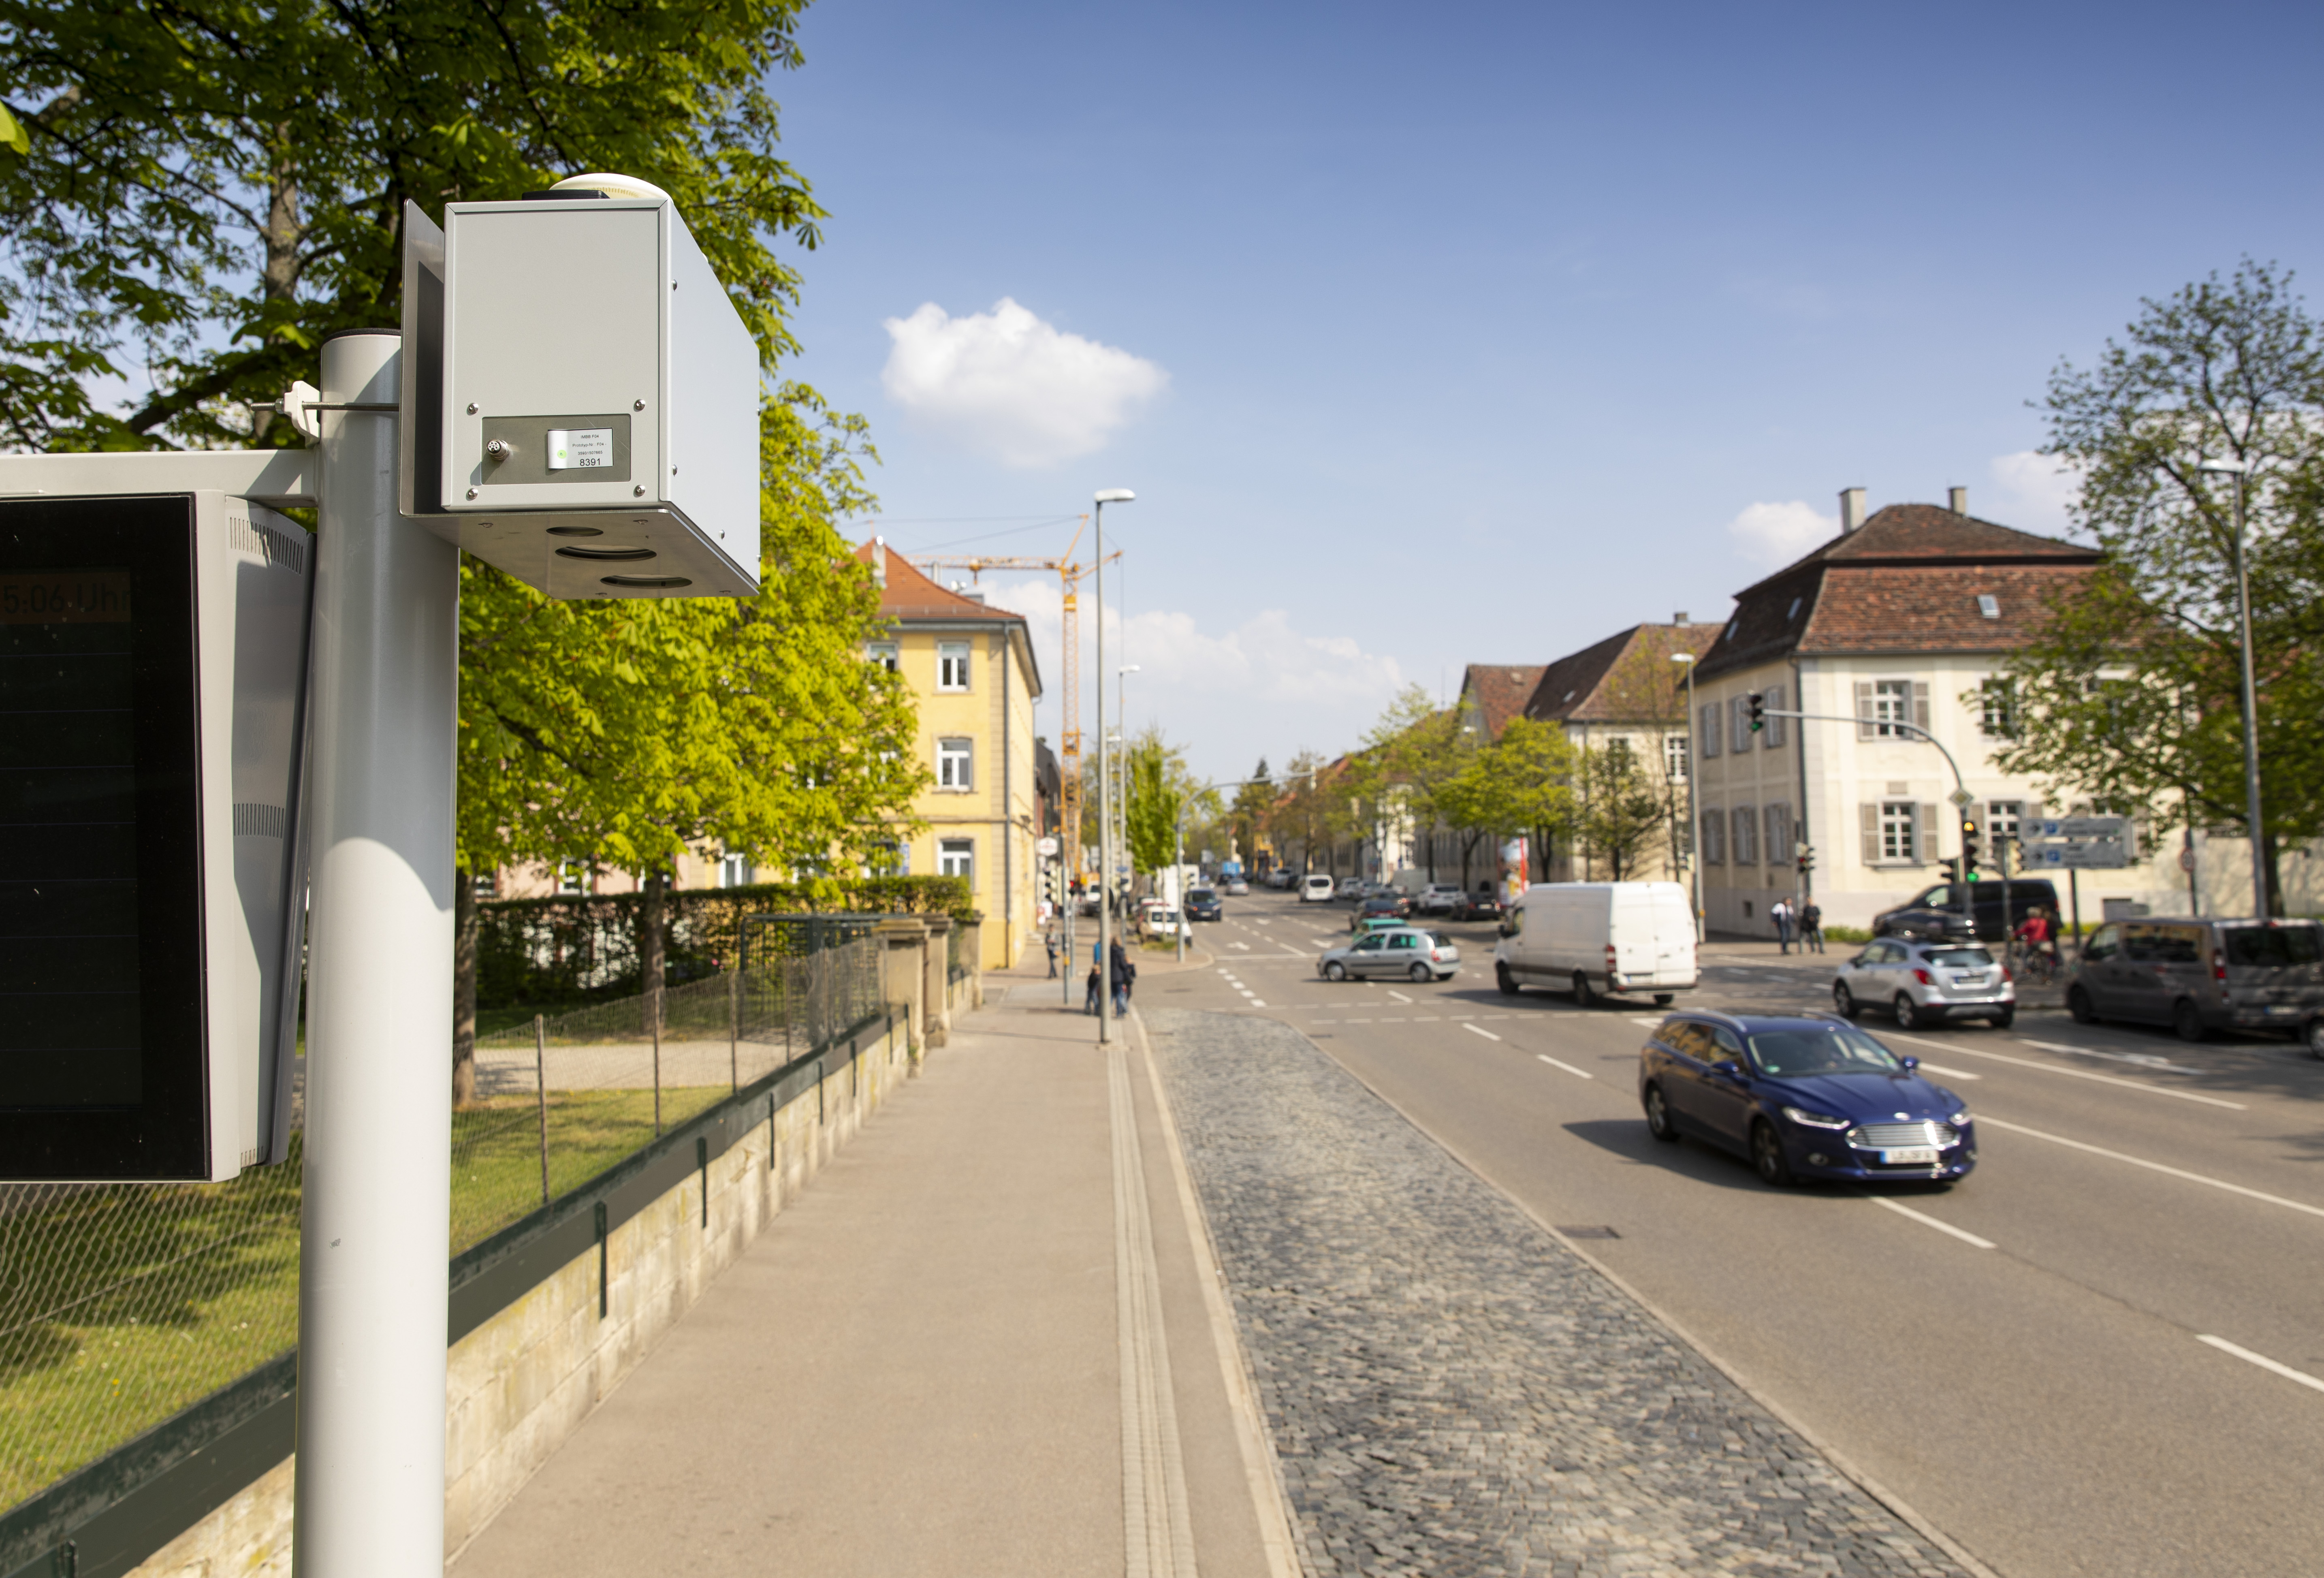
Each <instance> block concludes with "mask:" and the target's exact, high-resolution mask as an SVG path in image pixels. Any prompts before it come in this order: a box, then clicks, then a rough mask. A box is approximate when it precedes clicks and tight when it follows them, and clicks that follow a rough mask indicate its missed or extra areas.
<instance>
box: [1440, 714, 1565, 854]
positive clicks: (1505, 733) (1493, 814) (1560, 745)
mask: <svg viewBox="0 0 2324 1578" xmlns="http://www.w3.org/2000/svg"><path fill="white" fill-rule="evenodd" d="M1575 766H1576V752H1575V751H1574V749H1573V746H1572V742H1570V741H1569V740H1567V739H1566V737H1565V731H1564V730H1563V729H1561V728H1559V727H1558V726H1557V725H1556V724H1545V723H1543V722H1541V721H1540V720H1539V719H1537V718H1527V717H1517V718H1511V719H1510V720H1509V721H1508V724H1506V725H1505V726H1504V727H1503V728H1502V730H1501V737H1500V738H1499V739H1498V740H1496V741H1494V742H1493V743H1491V744H1490V745H1488V746H1486V747H1485V748H1484V749H1483V750H1481V751H1480V752H1476V753H1475V755H1474V756H1473V757H1472V758H1471V760H1470V761H1469V762H1468V764H1467V765H1466V766H1464V767H1463V768H1462V771H1460V773H1459V774H1458V775H1456V776H1455V778H1454V779H1453V780H1452V782H1451V783H1450V784H1448V785H1447V786H1446V787H1445V789H1443V790H1442V791H1440V794H1441V797H1442V798H1443V801H1444V804H1445V806H1446V808H1447V813H1448V817H1449V819H1451V820H1452V823H1453V825H1454V826H1461V827H1474V828H1480V829H1483V830H1486V831H1488V832H1490V833H1494V834H1510V833H1522V834H1524V835H1526V837H1527V838H1528V840H1529V841H1530V842H1531V843H1532V844H1533V846H1534V848H1535V850H1536V851H1539V852H1542V854H1544V855H1545V854H1546V852H1547V851H1548V849H1549V846H1550V842H1551V840H1552V839H1554V838H1557V837H1563V836H1566V835H1569V834H1570V833H1571V832H1572V828H1573V823H1574V795H1573V777H1574V771H1575ZM1543 874H1544V875H1546V874H1547V873H1546V872H1543Z"/></svg>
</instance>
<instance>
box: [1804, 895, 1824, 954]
mask: <svg viewBox="0 0 2324 1578" xmlns="http://www.w3.org/2000/svg"><path fill="white" fill-rule="evenodd" d="M1811 948H1812V949H1814V950H1815V951H1816V952H1817V953H1819V954H1820V953H1821V952H1823V911H1822V910H1821V909H1817V908H1816V901H1815V900H1812V899H1811V900H1808V901H1807V902H1806V903H1804V904H1803V905H1801V906H1800V952H1802V953H1803V954H1804V953H1806V952H1807V951H1808V950H1809V949H1811Z"/></svg>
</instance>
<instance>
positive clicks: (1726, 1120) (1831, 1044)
mask: <svg viewBox="0 0 2324 1578" xmlns="http://www.w3.org/2000/svg"><path fill="white" fill-rule="evenodd" d="M1919 1067H1920V1059H1918V1058H1916V1057H1898V1056H1897V1055H1896V1054H1895V1053H1894V1052H1891V1051H1890V1050H1888V1048H1887V1047H1884V1046H1882V1045H1881V1044H1880V1043H1879V1042H1878V1041H1877V1040H1876V1039H1874V1038H1872V1037H1871V1036H1870V1035H1869V1034H1867V1032H1865V1031H1864V1030H1861V1029H1858V1028H1857V1027H1856V1026H1854V1025H1851V1024H1849V1023H1848V1022H1847V1021H1846V1020H1840V1019H1838V1018H1836V1017H1835V1018H1827V1017H1825V1016H1822V1015H1820V1014H1819V1015H1810V1016H1806V1017H1799V1018H1794V1017H1775V1016H1768V1015H1759V1014H1743V1015H1737V1014H1724V1013H1685V1014H1673V1015H1672V1016H1671V1017H1670V1018H1669V1019H1667V1020H1664V1021H1663V1022H1662V1024H1661V1025H1659V1026H1658V1027H1656V1029H1655V1033H1654V1035H1653V1037H1652V1038H1649V1039H1648V1040H1647V1042H1646V1047H1644V1049H1642V1050H1641V1051H1640V1052H1639V1054H1638V1100H1639V1102H1640V1103H1641V1104H1642V1105H1643V1106H1644V1107H1645V1108H1646V1128H1647V1130H1649V1131H1650V1132H1651V1133H1652V1134H1653V1135H1654V1137H1655V1139H1656V1140H1679V1139H1681V1138H1683V1137H1685V1136H1690V1135H1691V1136H1692V1137H1693V1138H1695V1139H1697V1140H1705V1141H1708V1142H1709V1143H1711V1144H1712V1145H1716V1146H1720V1147H1721V1148H1722V1149H1728V1150H1731V1151H1734V1152H1736V1153H1738V1155H1741V1156H1745V1157H1748V1158H1750V1161H1751V1165H1752V1167H1754V1168H1756V1169H1757V1172H1758V1174H1759V1177H1761V1178H1762V1179H1764V1180H1766V1182H1767V1183H1769V1184H1774V1185H1783V1184H1789V1183H1791V1182H1793V1181H1794V1180H1795V1179H1800V1178H1840V1179H1848V1180H1850V1181H1853V1182H1858V1183H1863V1182H1868V1181H1870V1180H1872V1179H1876V1178H1904V1179H1918V1180H1920V1181H1923V1182H1933V1183H1952V1182H1955V1181H1957V1180H1959V1179H1961V1178H1965V1177H1968V1176H1969V1171H1970V1169H1971V1168H1973V1167H1976V1166H1977V1130H1976V1129H1975V1128H1974V1127H1973V1126H1972V1123H1971V1121H1970V1116H1969V1107H1968V1104H1967V1103H1964V1102H1963V1101H1962V1100H1961V1099H1960V1097H1959V1096H1957V1095H1955V1094H1953V1093H1952V1092H1951V1091H1949V1090H1947V1089H1946V1088H1945V1087H1944V1086H1942V1085H1941V1084H1932V1083H1931V1082H1930V1081H1928V1080H1927V1079H1925V1078H1923V1076H1922V1075H1920V1074H1919V1073H1918V1072H1917V1070H1918V1069H1919Z"/></svg>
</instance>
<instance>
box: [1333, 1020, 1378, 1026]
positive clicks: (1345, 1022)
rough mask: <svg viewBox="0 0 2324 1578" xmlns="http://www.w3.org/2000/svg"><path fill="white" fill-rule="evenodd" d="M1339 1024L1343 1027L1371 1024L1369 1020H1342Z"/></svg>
mask: <svg viewBox="0 0 2324 1578" xmlns="http://www.w3.org/2000/svg"><path fill="white" fill-rule="evenodd" d="M1340 1022H1341V1023H1342V1024H1343V1025H1368V1024H1370V1023H1371V1020H1341V1021H1340Z"/></svg>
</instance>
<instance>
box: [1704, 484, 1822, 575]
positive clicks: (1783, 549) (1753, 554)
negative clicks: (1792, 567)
mask: <svg viewBox="0 0 2324 1578" xmlns="http://www.w3.org/2000/svg"><path fill="white" fill-rule="evenodd" d="M1727 532H1728V535H1729V536H1730V537H1732V538H1734V539H1735V540H1736V543H1737V549H1736V551H1737V552H1738V553H1740V554H1741V555H1742V556H1743V557H1744V558H1748V559H1753V560H1756V561H1757V562H1758V563H1760V564H1763V565H1766V566H1768V567H1769V568H1775V567H1776V566H1779V565H1787V564H1789V563H1791V562H1792V560H1794V559H1795V558H1799V557H1800V556H1801V555H1802V554H1803V553H1805V552H1807V551H1808V549H1812V548H1813V547H1815V546H1816V545H1817V544H1818V543H1820V542H1823V541H1826V540H1830V539H1831V538H1834V537H1837V536H1839V535H1840V517H1839V516H1837V515H1820V514H1818V513H1816V510H1815V506H1814V505H1812V504H1810V503H1805V502H1803V501H1802V500H1799V499H1792V500H1790V501H1788V502H1786V503H1779V504H1775V503H1761V504H1748V505H1746V506H1745V507H1744V509H1743V512H1741V513H1740V514H1738V515H1737V516H1736V517H1735V519H1733V520H1732V521H1729V522H1727Z"/></svg>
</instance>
